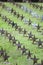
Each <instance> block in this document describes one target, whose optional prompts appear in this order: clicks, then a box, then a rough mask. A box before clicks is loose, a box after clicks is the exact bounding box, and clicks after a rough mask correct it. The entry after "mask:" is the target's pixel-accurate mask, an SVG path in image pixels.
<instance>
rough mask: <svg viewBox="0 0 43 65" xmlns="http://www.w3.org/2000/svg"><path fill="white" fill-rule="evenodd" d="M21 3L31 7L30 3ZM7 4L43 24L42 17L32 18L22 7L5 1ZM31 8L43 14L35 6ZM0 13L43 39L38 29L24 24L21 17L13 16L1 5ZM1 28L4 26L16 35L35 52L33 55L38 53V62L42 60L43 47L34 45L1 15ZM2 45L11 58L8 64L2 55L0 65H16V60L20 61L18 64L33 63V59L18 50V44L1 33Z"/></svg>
mask: <svg viewBox="0 0 43 65" xmlns="http://www.w3.org/2000/svg"><path fill="white" fill-rule="evenodd" d="M21 4H22V5H25V6H27V7H28V8H30V5H29V4H28V5H27V3H21ZM38 4H39V3H38ZM5 5H6V6H8V7H11V8H13V9H14V10H16V11H17V12H19V13H20V14H23V15H24V16H25V17H26V18H27V19H29V18H30V19H31V20H32V22H34V21H35V22H36V23H39V24H40V25H41V26H43V22H41V20H40V19H36V18H32V16H31V15H30V14H28V13H26V12H24V11H22V10H21V9H19V8H18V7H16V6H15V5H13V4H12V3H5ZM39 5H41V4H39ZM31 9H32V10H34V11H36V12H37V13H38V14H39V13H40V15H42V14H43V12H42V11H39V10H36V9H35V8H34V9H33V8H32V7H31ZM0 13H2V14H3V15H6V16H7V17H8V18H9V19H11V20H12V21H14V22H16V23H17V24H18V25H19V26H21V27H22V28H24V29H26V30H27V31H28V32H30V31H32V33H33V34H35V36H36V37H38V38H40V39H42V40H43V35H41V34H40V33H39V32H37V31H36V29H33V27H32V26H31V25H30V26H28V25H27V24H24V22H23V21H21V20H20V19H17V17H16V16H13V14H11V13H8V11H6V10H5V9H2V8H1V7H0ZM0 28H3V29H5V30H7V31H8V32H10V33H11V34H12V35H13V36H15V38H16V39H17V40H19V41H20V42H21V44H23V45H25V46H26V48H27V49H28V50H29V49H30V51H31V52H32V53H33V54H32V57H33V56H34V55H36V57H37V58H39V61H38V63H39V62H40V61H41V59H43V49H40V48H38V46H37V45H33V44H32V41H30V40H28V38H27V37H23V34H19V32H18V31H15V28H12V27H11V25H8V23H5V22H4V21H3V20H2V18H1V17H0ZM42 28H43V27H42ZM5 39H6V40H5ZM0 46H2V47H3V48H4V49H6V51H7V53H8V55H9V56H10V57H9V59H8V60H9V63H8V64H5V63H3V58H2V57H0V65H15V64H16V62H17V63H18V65H33V61H32V60H29V59H27V57H26V56H25V55H23V56H22V55H21V51H20V50H17V47H16V46H12V42H11V43H10V42H9V41H8V39H7V38H5V36H1V35H0Z"/></svg>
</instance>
